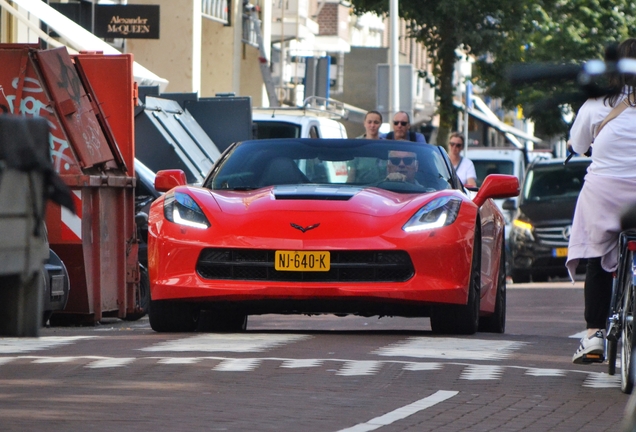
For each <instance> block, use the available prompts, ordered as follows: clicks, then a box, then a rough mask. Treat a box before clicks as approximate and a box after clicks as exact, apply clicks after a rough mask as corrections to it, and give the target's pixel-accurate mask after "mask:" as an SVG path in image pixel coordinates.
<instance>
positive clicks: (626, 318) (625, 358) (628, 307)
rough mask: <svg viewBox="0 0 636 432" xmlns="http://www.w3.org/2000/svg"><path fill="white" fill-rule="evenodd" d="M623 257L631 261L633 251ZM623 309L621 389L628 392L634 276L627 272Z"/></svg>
mask: <svg viewBox="0 0 636 432" xmlns="http://www.w3.org/2000/svg"><path fill="white" fill-rule="evenodd" d="M628 254H629V255H628V256H627V257H625V263H628V264H631V263H632V262H633V260H632V258H633V252H631V251H629V252H628ZM623 283H624V286H623V311H622V314H621V327H622V328H621V339H622V344H621V357H622V361H621V363H622V364H621V390H623V392H624V393H627V394H630V393H631V392H632V389H633V387H634V376H633V374H631V373H630V371H631V370H632V369H634V365H632V347H634V346H636V335H635V332H634V311H635V310H636V296H635V295H634V278H633V276H632V274H631V273H630V272H627V274H626V275H625V278H624V279H623Z"/></svg>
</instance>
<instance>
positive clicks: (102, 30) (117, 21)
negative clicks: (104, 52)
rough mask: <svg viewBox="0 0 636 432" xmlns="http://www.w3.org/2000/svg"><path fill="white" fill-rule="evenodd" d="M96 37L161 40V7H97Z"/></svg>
mask: <svg viewBox="0 0 636 432" xmlns="http://www.w3.org/2000/svg"><path fill="white" fill-rule="evenodd" d="M95 36H98V37H101V38H128V39H159V5H130V4H129V5H95Z"/></svg>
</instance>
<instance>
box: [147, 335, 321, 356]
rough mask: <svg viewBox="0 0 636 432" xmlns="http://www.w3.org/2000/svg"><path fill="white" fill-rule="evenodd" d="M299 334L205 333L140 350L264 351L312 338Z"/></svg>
mask: <svg viewBox="0 0 636 432" xmlns="http://www.w3.org/2000/svg"><path fill="white" fill-rule="evenodd" d="M311 337H312V336H309V335H297V334H242V333H236V334H204V335H200V336H193V337H189V338H184V339H176V340H171V341H166V342H161V343H158V344H155V345H153V346H150V347H146V348H141V349H140V351H151V352H163V351H173V352H186V351H198V352H216V351H224V352H240V353H245V352H263V351H266V350H268V349H272V348H276V347H278V346H281V345H285V344H288V343H293V342H298V341H302V340H306V339H310V338H311Z"/></svg>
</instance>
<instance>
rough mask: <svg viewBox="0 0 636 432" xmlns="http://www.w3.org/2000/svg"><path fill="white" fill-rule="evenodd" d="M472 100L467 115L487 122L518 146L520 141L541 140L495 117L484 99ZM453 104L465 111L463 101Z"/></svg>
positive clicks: (476, 98)
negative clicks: (472, 102)
mask: <svg viewBox="0 0 636 432" xmlns="http://www.w3.org/2000/svg"><path fill="white" fill-rule="evenodd" d="M473 101H474V104H475V107H474V108H471V109H469V110H468V115H470V116H472V117H474V118H476V119H478V120H480V121H482V122H484V123H486V124H488V125H489V126H490V127H493V128H495V129H497V130H498V131H500V132H501V133H503V134H504V135H505V136H506V138H508V140H509V141H510V142H511V143H512V144H513V145H515V146H516V147H519V148H524V147H525V146H524V144H523V142H522V141H532V142H533V143H540V142H541V141H542V139H541V138H538V137H536V136H534V135H531V134H529V133H527V132H524V131H522V130H521V129H517V128H516V127H514V126H510V125H508V124H506V123H504V122H502V121H501V120H499V118H498V117H497V115H496V114H495V113H493V112H492V111H491V110H490V108H488V105H486V103H485V102H484V101H482V100H481V99H480V98H479V97H477V96H473ZM453 104H454V105H455V107H457V108H459V109H461V110H462V111H465V110H466V108H465V106H464V104H463V103H461V102H458V101H454V102H453Z"/></svg>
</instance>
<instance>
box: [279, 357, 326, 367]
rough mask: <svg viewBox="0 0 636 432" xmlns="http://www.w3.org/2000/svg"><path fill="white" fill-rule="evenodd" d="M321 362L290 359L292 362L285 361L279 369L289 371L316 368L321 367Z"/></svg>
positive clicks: (317, 360)
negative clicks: (287, 369) (288, 369)
mask: <svg viewBox="0 0 636 432" xmlns="http://www.w3.org/2000/svg"><path fill="white" fill-rule="evenodd" d="M322 363H323V361H322V360H319V359H298V360H296V359H292V360H285V361H284V362H283V363H282V364H281V365H280V367H282V368H290V369H294V368H309V367H316V366H320V365H322Z"/></svg>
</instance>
